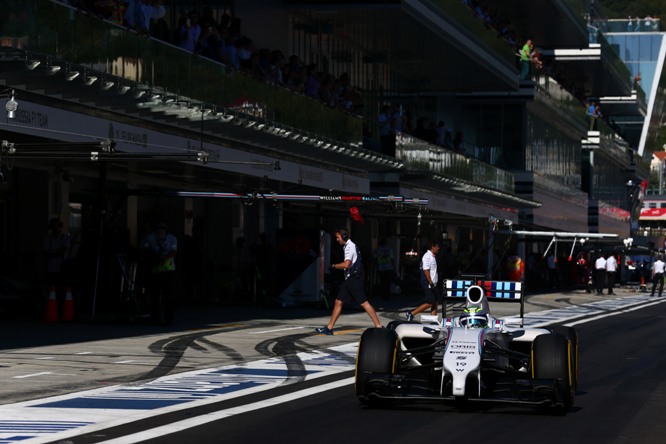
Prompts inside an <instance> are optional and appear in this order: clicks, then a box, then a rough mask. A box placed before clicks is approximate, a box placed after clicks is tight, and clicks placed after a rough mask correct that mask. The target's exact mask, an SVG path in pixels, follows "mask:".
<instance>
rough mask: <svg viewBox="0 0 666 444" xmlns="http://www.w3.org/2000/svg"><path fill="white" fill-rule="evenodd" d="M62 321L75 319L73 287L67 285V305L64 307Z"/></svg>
mask: <svg viewBox="0 0 666 444" xmlns="http://www.w3.org/2000/svg"><path fill="white" fill-rule="evenodd" d="M60 320H61V321H66V322H67V321H73V320H74V300H73V299H72V289H71V288H69V287H67V294H66V295H65V306H64V307H63V309H62V318H60Z"/></svg>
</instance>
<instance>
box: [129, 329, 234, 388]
mask: <svg viewBox="0 0 666 444" xmlns="http://www.w3.org/2000/svg"><path fill="white" fill-rule="evenodd" d="M227 331H229V329H226V328H223V329H218V330H207V331H198V332H195V333H188V334H185V335H180V336H173V337H170V338H165V339H161V340H159V341H155V342H153V343H152V344H150V345H149V346H148V350H149V351H150V352H151V353H153V354H156V355H161V354H163V355H164V357H163V358H162V360H161V361H160V363H159V364H157V366H155V367H154V368H153V369H152V370H151V371H149V372H148V373H146V374H144V375H142V376H139V377H138V378H136V379H135V382H136V381H145V380H153V379H157V378H160V377H162V376H166V375H168V374H169V373H171V371H172V370H173V369H174V368H175V367H176V366H177V365H178V363H179V362H180V360H181V359H182V358H183V355H184V354H185V352H186V351H187V349H188V348H193V349H195V350H199V351H202V350H206V348H205V347H202V346H201V345H199V344H197V343H196V342H197V341H198V342H200V343H204V344H208V345H210V346H211V347H213V348H214V349H215V350H217V351H220V352H222V353H224V354H225V355H227V356H228V357H230V358H231V359H232V360H233V361H235V362H242V361H243V356H242V355H241V354H240V353H238V352H237V351H236V350H234V349H232V348H230V347H226V346H224V345H222V344H219V343H216V342H213V341H210V340H209V339H206V336H213V335H216V334H218V333H222V332H227Z"/></svg>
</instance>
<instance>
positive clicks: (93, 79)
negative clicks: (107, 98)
mask: <svg viewBox="0 0 666 444" xmlns="http://www.w3.org/2000/svg"><path fill="white" fill-rule="evenodd" d="M96 81H97V76H89V75H86V76H85V79H84V80H83V83H84V84H85V85H86V86H91V85H92V84H93V83H95V82H96Z"/></svg>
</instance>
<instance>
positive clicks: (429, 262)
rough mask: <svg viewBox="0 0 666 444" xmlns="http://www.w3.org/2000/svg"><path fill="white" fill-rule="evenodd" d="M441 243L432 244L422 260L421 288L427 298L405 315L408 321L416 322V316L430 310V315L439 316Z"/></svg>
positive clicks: (434, 242)
mask: <svg viewBox="0 0 666 444" xmlns="http://www.w3.org/2000/svg"><path fill="white" fill-rule="evenodd" d="M439 248H440V245H439V241H436V240H435V241H433V242H432V243H431V244H430V249H429V250H428V251H426V252H425V254H424V255H423V257H422V258H421V267H420V268H421V270H420V273H421V287H423V292H424V295H425V298H424V300H423V302H422V303H421V304H420V305H419V306H418V307H416V308H415V309H414V310H412V311H408V312H407V313H405V315H406V316H407V320H408V321H412V320H414V316H415V315H417V314H419V313H421V312H423V311H425V310H427V309H430V314H432V315H436V314H437V300H438V299H439V298H438V297H437V281H438V279H439V277H438V275H437V253H439Z"/></svg>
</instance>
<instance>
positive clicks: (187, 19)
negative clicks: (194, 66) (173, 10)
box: [177, 11, 201, 52]
mask: <svg viewBox="0 0 666 444" xmlns="http://www.w3.org/2000/svg"><path fill="white" fill-rule="evenodd" d="M199 37H201V26H199V14H197V13H196V12H195V11H191V12H190V13H189V14H187V15H186V16H183V17H181V18H180V25H179V27H178V42H177V43H178V46H180V47H181V48H183V49H185V50H187V51H190V52H194V50H195V49H196V45H197V42H198V41H199Z"/></svg>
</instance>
